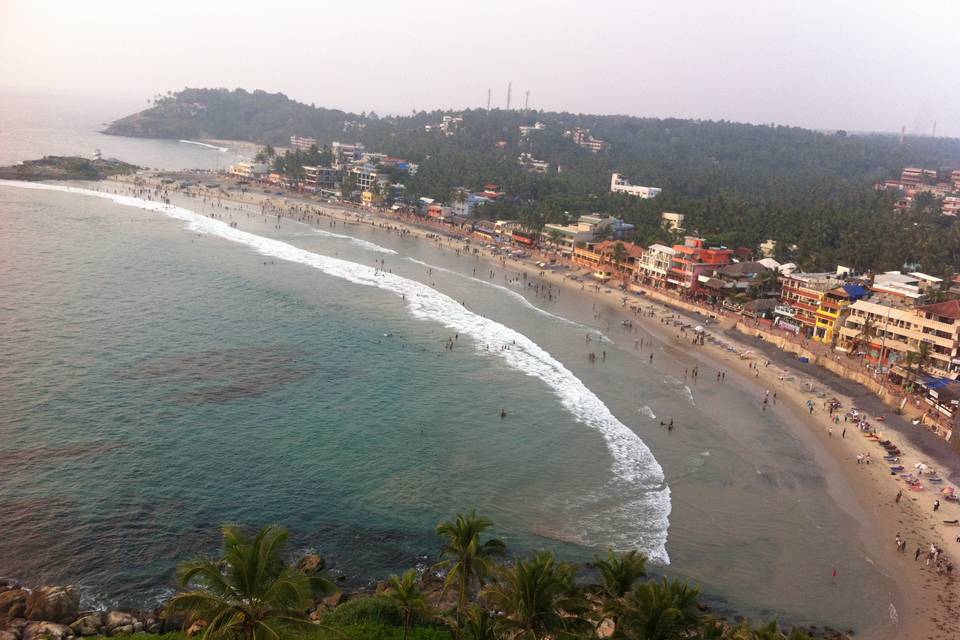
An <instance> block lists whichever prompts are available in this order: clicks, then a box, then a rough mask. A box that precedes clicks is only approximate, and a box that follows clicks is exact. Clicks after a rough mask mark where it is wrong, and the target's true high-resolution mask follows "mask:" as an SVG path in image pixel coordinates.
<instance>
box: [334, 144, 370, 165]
mask: <svg viewBox="0 0 960 640" xmlns="http://www.w3.org/2000/svg"><path fill="white" fill-rule="evenodd" d="M363 152H364V146H363V145H362V144H360V143H359V142H355V143H354V144H346V143H343V142H337V141H336V140H335V141H334V142H333V143H332V144H331V145H330V153H332V154H333V168H334V169H340V168H342V167H343V166H344V165H348V164H351V163H353V162H360V161H361V160H362V159H363Z"/></svg>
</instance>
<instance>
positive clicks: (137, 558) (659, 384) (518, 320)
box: [0, 145, 891, 629]
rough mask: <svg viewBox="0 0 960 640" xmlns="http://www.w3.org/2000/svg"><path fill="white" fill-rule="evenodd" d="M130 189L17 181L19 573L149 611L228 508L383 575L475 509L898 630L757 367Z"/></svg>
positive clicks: (3, 263) (4, 245) (321, 233)
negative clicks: (767, 400) (640, 348)
mask: <svg viewBox="0 0 960 640" xmlns="http://www.w3.org/2000/svg"><path fill="white" fill-rule="evenodd" d="M188 146H191V145H188ZM192 146H195V145H192ZM81 188H84V189H90V188H103V187H102V186H100V187H97V186H92V185H83V186H82V187H81ZM109 195H110V197H109V198H104V197H101V196H98V195H95V194H93V195H90V194H83V193H80V192H73V193H71V192H65V191H63V190H60V189H58V190H37V189H24V188H22V187H21V186H6V187H0V249H2V250H0V274H2V278H3V279H2V282H0V286H2V287H3V294H4V295H3V296H2V299H0V380H2V381H3V384H2V385H0V522H2V523H3V531H4V535H3V536H0V574H2V575H8V576H15V577H18V578H20V579H22V580H24V581H27V582H29V583H32V584H38V583H40V582H48V583H49V582H75V583H79V584H80V585H81V586H82V587H83V588H84V597H85V600H86V601H87V602H88V603H100V604H107V603H112V602H118V601H119V602H125V603H145V602H149V601H151V600H156V599H158V598H160V597H162V596H163V595H164V594H166V593H168V592H169V590H170V588H171V587H172V586H173V583H172V572H173V569H174V567H175V565H176V563H177V562H179V561H181V560H183V559H184V558H188V557H191V556H192V555H194V554H196V553H213V552H215V550H216V545H217V542H218V534H217V531H216V529H217V527H218V526H219V525H220V524H222V523H224V522H238V523H242V524H244V525H248V526H257V525H261V524H265V523H269V522H279V523H282V524H284V525H285V526H287V527H289V528H290V529H291V531H292V532H293V534H294V540H295V542H296V545H297V547H298V548H299V549H308V548H309V549H316V550H318V551H320V552H321V553H323V554H324V555H326V556H327V557H328V558H329V560H330V562H331V564H332V565H333V567H334V568H335V570H336V571H338V572H342V573H343V574H344V575H345V576H347V578H348V580H349V581H350V582H351V584H363V583H365V582H367V581H371V580H376V579H380V578H383V577H384V576H385V575H387V574H389V573H390V572H392V571H398V570H400V569H403V568H405V567H408V566H413V565H415V564H421V565H423V564H429V563H430V562H432V561H433V560H434V559H435V558H436V550H437V546H438V541H437V540H436V538H435V537H434V535H433V533H432V528H433V526H434V525H435V523H436V522H437V520H439V519H442V518H449V517H451V516H452V515H453V514H455V513H456V512H457V511H462V510H464V509H467V508H474V507H475V508H477V509H478V510H479V511H480V512H482V513H484V514H486V515H488V516H490V517H492V518H493V519H494V520H495V521H496V523H497V530H496V531H497V534H498V535H500V536H502V537H504V538H505V539H506V540H507V541H508V543H509V544H510V546H511V547H512V548H513V550H514V551H515V552H516V553H523V552H525V551H527V550H529V549H533V548H542V547H548V548H554V549H556V550H558V551H559V552H560V553H561V554H562V555H564V556H565V557H569V558H572V559H576V560H586V559H588V558H589V557H590V556H591V555H592V554H593V553H597V552H601V553H602V552H604V551H605V549H606V548H607V547H613V548H632V547H638V548H641V549H643V550H644V551H646V552H647V553H650V554H651V555H653V556H655V557H657V558H659V560H660V561H661V562H665V561H666V560H667V559H668V558H669V560H670V562H671V565H670V566H669V567H664V566H663V565H662V564H661V565H660V566H659V569H657V567H654V568H655V569H656V570H660V571H663V570H665V571H668V572H669V573H671V574H673V575H680V576H687V577H690V578H692V579H694V580H697V581H698V582H700V583H701V584H702V585H703V587H704V589H705V591H706V594H707V596H708V597H709V599H711V601H713V602H715V603H717V604H720V605H721V606H725V607H729V608H730V609H733V610H737V611H740V612H744V613H748V614H757V615H767V616H769V615H778V616H780V617H781V618H782V619H785V620H788V621H797V622H817V623H827V624H832V625H834V626H837V627H842V626H854V627H856V628H859V629H862V628H865V627H867V626H870V625H871V624H874V623H877V622H879V621H880V620H882V618H883V616H884V612H885V609H886V605H887V603H888V602H889V597H890V590H891V585H890V582H889V580H888V579H887V578H885V577H884V576H882V575H880V574H879V572H878V571H877V569H876V568H875V567H874V566H873V565H872V563H870V561H869V560H868V558H867V556H868V554H869V549H867V548H865V547H864V543H863V537H862V536H861V535H860V533H859V530H860V529H859V524H858V522H857V518H858V515H859V514H857V513H856V511H855V509H851V508H850V507H849V505H843V507H842V508H841V505H838V504H837V503H836V502H834V500H833V499H832V498H831V497H830V495H828V492H827V491H826V487H825V482H824V480H823V473H822V470H821V469H820V468H819V466H818V463H817V461H816V457H815V455H814V454H813V452H812V450H811V446H812V445H811V444H810V443H809V442H807V441H805V440H804V439H803V438H800V437H798V436H797V432H796V430H795V428H794V425H791V424H790V423H789V420H787V419H786V418H784V417H782V416H780V415H779V414H777V413H776V412H766V413H763V412H761V411H760V410H759V409H760V407H759V402H758V400H757V397H758V396H757V395H755V393H756V392H755V390H753V389H751V388H750V387H749V385H748V383H747V382H746V381H744V383H743V384H742V385H741V384H738V382H737V380H736V378H735V376H731V375H728V376H727V380H728V381H729V382H728V383H727V384H726V385H718V384H712V380H711V379H710V378H711V376H712V375H713V370H711V369H708V368H707V367H705V366H704V365H703V364H702V363H701V364H700V366H701V376H700V379H699V380H698V381H696V382H695V383H694V382H693V381H691V380H689V379H688V380H684V379H683V370H684V369H685V368H687V369H689V368H692V366H694V365H695V364H697V361H695V360H693V359H692V358H691V356H690V355H688V354H687V353H685V352H683V351H682V350H679V349H675V348H673V347H672V346H670V345H669V344H667V345H663V344H660V343H659V342H657V343H655V346H654V350H653V353H654V356H655V359H654V363H653V364H652V365H651V364H649V361H648V354H649V346H648V347H647V348H646V350H645V351H644V352H643V353H637V352H635V350H634V340H638V339H641V338H642V339H644V340H645V342H646V343H647V344H648V345H649V341H650V340H651V338H650V336H649V335H647V334H645V333H644V332H643V331H642V329H640V328H639V327H637V328H636V329H634V330H629V329H627V328H622V327H621V326H620V320H621V319H623V318H625V317H627V314H626V313H624V311H623V309H621V308H619V305H617V304H616V301H615V300H611V304H610V305H599V306H597V307H596V308H592V307H593V305H592V304H591V303H589V302H583V300H582V299H579V298H578V297H577V296H574V295H572V294H571V293H569V292H566V291H564V292H562V293H561V294H560V297H559V300H555V301H554V302H547V301H546V300H544V299H543V298H540V297H537V296H535V295H533V294H532V293H531V291H530V289H529V288H527V287H525V286H524V285H523V282H522V280H520V281H514V277H515V274H514V273H510V274H507V273H504V271H503V270H502V269H496V268H494V270H495V274H494V276H493V278H490V277H489V271H490V269H491V268H493V267H490V266H489V265H488V264H487V263H484V262H479V261H476V260H475V259H474V258H473V257H468V256H462V255H456V254H455V253H453V252H451V251H449V250H443V249H440V248H438V247H436V246H432V245H431V244H429V243H426V242H424V241H422V240H415V239H411V238H401V237H398V236H396V235H393V234H390V233H387V232H384V231H380V230H377V229H373V228H369V227H359V226H350V227H347V228H344V227H343V225H342V224H338V225H337V226H336V227H321V228H320V229H319V230H316V229H311V228H309V227H306V226H305V225H301V224H298V223H294V222H291V221H288V220H283V221H280V222H279V228H277V221H276V220H275V219H273V218H268V219H264V218H263V217H262V216H260V215H259V214H257V213H256V212H253V213H246V212H240V211H236V210H223V209H215V208H213V207H211V206H210V204H209V203H207V204H204V203H201V202H188V201H183V202H179V201H178V202H177V205H178V207H171V208H164V207H160V206H157V204H156V203H144V202H134V201H127V200H123V199H121V198H116V197H114V196H113V194H109ZM115 200H119V202H117V201H115ZM211 213H215V214H217V215H219V216H222V218H223V220H222V221H221V220H213V219H211V218H209V217H206V216H205V215H204V214H211ZM231 221H233V222H236V223H237V225H238V227H239V229H232V228H231V227H229V226H228V225H227V224H225V222H231ZM381 260H382V261H383V262H382V263H381V262H380V261H381ZM588 334H589V335H591V336H592V339H591V341H590V342H587V341H586V336H587V335H588ZM599 334H603V335H606V336H607V338H606V339H605V340H603V341H602V342H599V341H598V335H599ZM451 338H453V342H454V348H453V350H452V351H451V350H448V349H445V348H444V345H445V344H446V343H447V341H448V340H450V339H451ZM604 350H605V351H607V358H606V359H605V360H601V358H600V353H601V351H604ZM591 351H592V352H595V353H597V355H598V358H597V362H596V363H593V364H591V363H590V362H589V360H588V359H587V357H586V356H587V354H588V353H589V352H591ZM501 408H504V409H506V411H507V413H508V415H507V417H506V418H505V419H501V418H500V410H501ZM651 415H653V416H656V417H655V418H651V417H650V416H651ZM670 418H673V419H674V420H675V423H676V425H677V427H676V428H675V429H674V430H673V431H672V432H667V431H666V429H664V428H662V427H661V426H660V424H659V422H660V420H665V419H670ZM833 569H837V570H838V573H839V576H840V582H839V583H838V582H837V581H835V580H831V578H830V576H831V573H832V570H833Z"/></svg>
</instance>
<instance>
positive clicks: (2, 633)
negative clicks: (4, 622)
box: [0, 629, 20, 640]
mask: <svg viewBox="0 0 960 640" xmlns="http://www.w3.org/2000/svg"><path fill="white" fill-rule="evenodd" d="M0 640H20V633H19V632H17V633H14V632H13V631H6V630H5V629H0Z"/></svg>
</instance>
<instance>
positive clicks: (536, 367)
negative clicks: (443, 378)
mask: <svg viewBox="0 0 960 640" xmlns="http://www.w3.org/2000/svg"><path fill="white" fill-rule="evenodd" d="M0 186H12V187H19V188H24V189H38V190H47V191H60V192H63V193H72V194H77V195H84V196H94V197H98V198H105V199H107V200H111V201H113V202H116V203H118V204H122V205H127V206H131V207H137V208H140V209H146V210H148V211H157V212H160V213H162V214H164V215H167V216H169V217H171V218H174V219H176V220H180V221H183V222H185V223H186V225H187V228H188V229H190V230H191V231H194V232H196V233H203V234H208V235H211V236H216V237H219V238H223V239H225V240H229V241H231V242H236V243H240V244H243V245H246V246H248V247H250V248H251V249H254V250H255V251H257V252H258V253H260V254H261V255H265V256H270V257H273V258H279V259H281V260H287V261H290V262H295V263H299V264H303V265H307V266H310V267H314V268H316V269H318V270H320V271H322V272H323V273H326V274H328V275H331V276H335V277H338V278H342V279H344V280H347V281H349V282H353V283H355V284H360V285H365V286H371V287H377V288H380V289H384V290H387V291H390V292H392V293H394V294H396V295H398V296H403V297H404V298H405V300H406V304H407V308H408V309H409V310H410V313H411V314H412V315H413V316H414V317H416V318H419V319H423V320H429V321H431V322H439V323H441V324H443V325H444V326H446V327H448V328H449V329H451V330H453V331H457V332H458V333H461V334H464V335H467V336H470V337H471V338H473V339H474V340H475V342H476V347H477V349H478V351H480V352H481V353H488V354H491V355H496V356H499V357H502V358H503V359H504V360H505V361H506V362H507V363H508V364H509V365H510V366H511V367H513V368H515V369H517V370H519V371H522V372H524V373H526V374H527V375H529V376H532V377H535V378H538V379H540V380H541V381H543V382H544V383H545V384H546V385H547V386H548V387H549V388H550V389H551V390H552V391H553V392H554V393H555V394H556V395H557V397H558V398H559V400H560V403H561V405H562V406H563V407H564V408H565V409H566V410H567V411H569V412H570V413H571V414H572V415H573V416H574V418H575V419H576V420H577V421H578V422H580V423H582V424H584V425H586V426H588V427H590V428H593V429H596V430H597V431H598V432H599V433H600V434H601V435H602V437H603V439H604V441H605V443H606V445H607V449H608V450H609V451H610V454H611V456H612V458H613V468H612V472H613V475H612V478H611V479H610V480H609V481H608V482H607V483H606V484H605V485H604V487H603V489H602V490H601V491H599V492H595V494H594V496H593V497H592V500H591V502H590V503H589V504H583V505H579V506H580V507H583V508H589V507H591V506H592V507H594V508H593V509H592V510H591V511H590V515H589V516H587V517H584V518H582V519H581V521H580V523H579V527H580V529H579V530H578V532H577V533H578V534H579V536H582V538H581V539H579V540H577V541H578V542H581V543H584V544H589V545H591V546H612V547H614V548H616V549H623V550H626V549H632V548H639V549H641V550H642V551H644V552H645V553H647V554H648V555H649V556H650V557H651V558H652V559H654V560H656V561H659V562H663V563H668V562H669V556H668V555H667V550H666V541H667V529H668V526H669V516H670V509H671V505H670V488H669V487H668V486H667V484H666V481H665V479H664V475H663V469H662V468H661V467H660V464H659V463H658V462H657V460H656V458H654V456H653V454H652V453H651V451H650V449H649V448H648V447H647V446H646V444H644V442H643V441H642V440H641V439H640V438H639V437H638V436H637V435H636V434H635V433H634V432H632V431H631V430H630V429H629V428H627V426H626V425H624V424H623V423H622V422H620V421H619V420H617V418H616V417H615V416H614V415H613V414H612V413H611V412H610V409H608V408H607V406H606V405H605V404H603V402H602V401H601V400H600V398H598V397H597V396H596V394H594V393H593V392H592V391H590V389H588V388H587V387H586V385H584V384H583V382H582V381H580V379H579V378H577V377H576V376H575V375H573V373H572V372H570V370H568V369H567V368H566V367H565V366H564V365H563V364H562V363H560V362H558V361H557V360H556V359H554V358H553V356H551V355H550V354H549V353H547V352H546V351H545V350H544V349H542V348H541V347H540V346H539V345H537V344H536V343H535V342H533V341H532V340H530V339H529V338H527V337H526V336H525V335H523V334H521V333H519V332H517V331H514V330H513V329H511V328H509V327H506V326H504V325H502V324H500V323H498V322H495V321H493V320H490V319H488V318H484V317H482V316H479V315H477V314H475V313H473V312H472V311H469V310H468V309H466V308H465V307H464V306H463V305H461V304H460V303H459V302H457V301H456V300H454V299H453V298H451V297H449V296H447V295H444V294H442V293H440V292H438V291H436V290H434V289H431V288H430V287H428V286H426V285H424V284H422V283H419V282H416V281H414V280H409V279H407V278H403V277H401V276H398V275H395V274H392V273H384V272H383V271H378V270H376V269H374V268H373V267H368V266H366V265H361V264H357V263H354V262H349V261H346V260H341V259H338V258H332V257H329V256H324V255H320V254H317V253H312V252H310V251H306V250H304V249H300V248H297V247H294V246H293V245H290V244H288V243H286V242H282V241H280V240H274V239H272V238H266V237H263V236H258V235H255V234H253V233H249V232H247V231H241V230H240V229H235V228H232V227H230V226H229V225H228V224H227V223H226V222H222V221H220V220H214V219H212V218H207V217H205V216H202V215H200V214H198V213H195V212H193V211H190V210H189V209H184V208H182V207H178V206H175V205H167V204H163V203H161V202H153V201H147V200H141V199H139V198H134V197H132V196H125V195H117V194H112V193H106V192H101V191H94V190H90V189H81V188H77V187H69V186H64V185H50V184H43V183H33V182H21V181H4V180H0ZM490 345H508V346H509V348H508V349H499V348H497V349H491V350H489V351H488V350H487V349H488V347H489V346H490ZM585 498H586V499H591V496H586V497H585ZM571 526H573V527H575V526H578V525H577V523H571ZM579 536H578V537H579Z"/></svg>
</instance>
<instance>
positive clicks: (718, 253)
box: [667, 236, 733, 293]
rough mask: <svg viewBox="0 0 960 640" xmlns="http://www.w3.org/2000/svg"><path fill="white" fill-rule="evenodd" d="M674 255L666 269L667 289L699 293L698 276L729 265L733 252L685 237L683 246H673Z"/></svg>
mask: <svg viewBox="0 0 960 640" xmlns="http://www.w3.org/2000/svg"><path fill="white" fill-rule="evenodd" d="M673 250H674V255H673V257H672V258H671V260H670V268H669V269H667V287H668V288H673V289H677V290H678V291H680V292H681V293H694V292H697V291H700V289H701V286H700V276H701V275H702V274H703V273H705V272H707V271H710V270H712V269H715V268H717V267H722V266H724V265H727V264H730V258H731V256H732V255H733V251H731V250H730V249H723V248H709V247H707V246H705V244H704V241H703V238H697V237H694V236H686V237H685V238H684V239H683V244H676V245H673Z"/></svg>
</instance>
